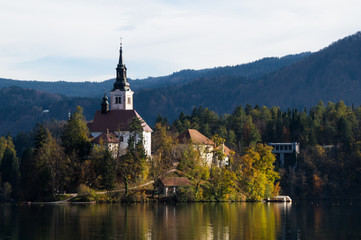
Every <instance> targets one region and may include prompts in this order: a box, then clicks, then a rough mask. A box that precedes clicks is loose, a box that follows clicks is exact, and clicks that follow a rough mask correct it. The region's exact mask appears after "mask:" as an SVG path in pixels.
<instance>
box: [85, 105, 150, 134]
mask: <svg viewBox="0 0 361 240" xmlns="http://www.w3.org/2000/svg"><path fill="white" fill-rule="evenodd" d="M135 117H137V118H139V119H140V120H141V121H142V122H143V124H142V126H143V130H144V131H146V132H152V131H153V130H152V129H151V128H150V127H149V126H148V124H147V123H146V122H145V121H144V120H143V119H142V118H141V116H139V114H138V113H137V112H136V111H135V110H109V111H108V112H107V113H105V114H102V113H101V111H96V112H95V115H94V119H93V121H92V122H89V123H88V127H89V130H90V132H105V131H106V130H107V129H109V131H110V132H115V131H129V130H130V128H129V123H131V121H132V120H133V118H135Z"/></svg>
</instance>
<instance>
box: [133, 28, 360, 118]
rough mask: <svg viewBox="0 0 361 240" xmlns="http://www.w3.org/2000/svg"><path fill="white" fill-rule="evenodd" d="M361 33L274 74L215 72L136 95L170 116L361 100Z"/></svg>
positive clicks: (143, 107) (149, 111) (152, 110)
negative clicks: (206, 110)
mask: <svg viewBox="0 0 361 240" xmlns="http://www.w3.org/2000/svg"><path fill="white" fill-rule="evenodd" d="M360 60H361V33H357V34H355V35H352V36H350V37H347V38H345V39H342V40H340V41H338V42H335V43H333V44H331V45H330V46H329V47H327V48H325V49H322V50H320V51H319V52H317V53H313V54H311V55H310V56H308V57H306V58H303V59H301V60H300V61H298V62H296V63H294V64H292V65H290V66H287V67H285V68H283V69H281V70H279V71H276V72H274V73H272V74H269V75H266V76H262V77H259V78H257V79H252V78H249V77H248V78H245V77H240V76H228V75H223V76H209V77H201V78H198V79H194V80H192V81H190V82H188V83H186V84H183V85H178V86H168V87H163V88H159V89H157V90H156V91H154V90H148V91H141V92H136V93H135V104H136V107H137V110H138V111H140V112H142V114H143V116H145V117H146V118H154V117H155V116H156V114H158V113H160V114H162V115H165V116H167V117H168V118H170V119H174V118H175V117H177V114H179V112H186V113H189V112H190V111H191V109H192V108H193V107H194V106H203V107H209V108H210V109H213V110H215V111H216V112H218V113H230V112H231V111H232V110H233V109H234V107H236V106H238V105H245V104H251V105H253V106H254V105H256V104H258V105H260V106H262V105H265V106H280V107H281V108H282V109H287V108H293V107H296V108H299V109H303V108H304V107H311V106H313V105H315V104H317V103H318V101H319V100H323V101H324V102H328V101H335V102H337V101H339V100H344V101H345V103H346V104H352V103H353V104H355V105H360V104H361V94H359V93H360V91H361V61H360Z"/></svg>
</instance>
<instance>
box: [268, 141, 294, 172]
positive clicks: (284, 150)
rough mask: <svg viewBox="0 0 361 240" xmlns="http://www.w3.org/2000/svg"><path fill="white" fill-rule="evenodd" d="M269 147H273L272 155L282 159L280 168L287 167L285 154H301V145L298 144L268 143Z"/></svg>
mask: <svg viewBox="0 0 361 240" xmlns="http://www.w3.org/2000/svg"><path fill="white" fill-rule="evenodd" d="M267 145H268V146H271V147H273V149H272V153H274V154H277V155H279V158H280V167H282V168H283V167H284V165H285V154H287V155H292V156H293V155H294V156H295V157H297V155H298V154H299V153H300V144H299V143H297V142H292V143H268V144H267Z"/></svg>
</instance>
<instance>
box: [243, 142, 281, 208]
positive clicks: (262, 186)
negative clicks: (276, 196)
mask: <svg viewBox="0 0 361 240" xmlns="http://www.w3.org/2000/svg"><path fill="white" fill-rule="evenodd" d="M271 150H272V148H271V147H269V146H266V145H263V144H257V146H256V147H255V148H254V147H251V148H249V149H247V150H246V153H245V154H244V155H243V156H241V160H240V162H239V164H240V166H238V167H237V168H238V171H237V184H238V187H239V188H240V189H242V190H243V192H244V193H245V195H246V198H247V200H251V201H260V200H262V199H265V198H268V197H272V194H273V193H274V191H273V190H274V184H275V180H277V179H279V174H278V173H277V172H275V171H274V165H273V164H274V162H275V160H276V158H275V156H274V155H273V154H272V153H271Z"/></svg>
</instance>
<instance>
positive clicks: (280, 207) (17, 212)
mask: <svg viewBox="0 0 361 240" xmlns="http://www.w3.org/2000/svg"><path fill="white" fill-rule="evenodd" d="M360 220H361V202H359V201H356V202H337V201H324V202H312V201H296V202H293V203H182V204H177V205H171V204H156V203H145V204H143V203H137V204H132V205H123V204H94V205H93V204H89V205H82V204H75V205H74V204H66V205H51V204H47V205H34V204H33V205H15V204H13V205H11V204H2V205H0V239H36V240H39V239H67V240H71V239H207V240H209V239H361V224H360V222H361V221H360Z"/></svg>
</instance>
